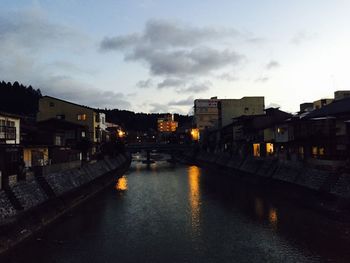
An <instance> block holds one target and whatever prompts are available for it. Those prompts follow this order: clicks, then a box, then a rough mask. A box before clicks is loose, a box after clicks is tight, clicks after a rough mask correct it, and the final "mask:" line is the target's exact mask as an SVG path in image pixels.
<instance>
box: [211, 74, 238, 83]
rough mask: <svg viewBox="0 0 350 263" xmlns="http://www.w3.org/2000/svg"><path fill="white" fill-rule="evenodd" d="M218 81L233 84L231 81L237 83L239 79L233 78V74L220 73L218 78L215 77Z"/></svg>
mask: <svg viewBox="0 0 350 263" xmlns="http://www.w3.org/2000/svg"><path fill="white" fill-rule="evenodd" d="M216 77H217V78H218V79H221V80H225V81H230V82H233V81H238V80H239V79H238V78H237V77H235V76H234V75H233V74H231V73H222V74H220V75H218V76H216Z"/></svg>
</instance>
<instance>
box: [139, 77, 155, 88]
mask: <svg viewBox="0 0 350 263" xmlns="http://www.w3.org/2000/svg"><path fill="white" fill-rule="evenodd" d="M136 87H138V88H140V89H148V88H151V87H153V81H152V79H147V80H140V81H139V82H137V83H136Z"/></svg>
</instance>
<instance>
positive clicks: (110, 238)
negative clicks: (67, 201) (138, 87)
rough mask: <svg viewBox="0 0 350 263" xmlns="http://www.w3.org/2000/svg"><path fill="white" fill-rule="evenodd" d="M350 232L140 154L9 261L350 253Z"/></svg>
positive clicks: (228, 182)
mask: <svg viewBox="0 0 350 263" xmlns="http://www.w3.org/2000/svg"><path fill="white" fill-rule="evenodd" d="M349 233H350V232H349V225H348V224H345V223H341V221H338V220H334V219H329V218H327V217H326V216H324V215H321V214H319V213H317V212H315V211H311V210H310V209H308V208H304V207H303V205H302V204H295V203H294V202H292V201H290V200H284V199H283V198H281V197H279V196H278V195H276V194H274V193H272V192H271V191H267V190H261V187H259V186H257V185H252V184H248V183H244V182H240V181H238V180H236V179H234V178H233V176H227V175H223V174H221V173H220V172H218V171H216V170H209V169H202V168H199V167H197V166H186V165H180V164H175V165H174V164H170V163H167V162H157V163H155V164H152V165H151V166H150V167H149V168H147V166H146V165H144V164H142V163H141V162H136V161H134V162H133V163H132V166H131V168H130V171H129V172H128V173H127V174H125V175H124V176H123V177H122V178H120V179H119V180H118V181H117V182H116V183H115V185H114V186H113V187H110V188H108V189H106V190H105V191H103V192H102V193H100V194H98V195H97V196H96V197H94V198H93V199H92V200H89V201H88V202H86V203H84V204H83V205H82V206H80V207H79V208H77V209H76V210H74V211H73V212H72V213H71V214H69V215H66V216H65V217H64V218H63V219H62V220H60V221H59V222H57V223H56V224H54V225H53V226H51V227H50V228H49V229H47V230H46V231H45V232H44V233H42V234H40V236H38V237H37V238H35V239H33V240H32V241H30V242H28V243H26V244H25V245H24V246H23V247H21V248H19V249H17V250H16V251H14V252H13V253H12V255H11V259H10V260H9V261H8V262H9V263H22V262H23V263H24V262H25V263H28V262H35V263H55V262H57V263H69V262H72V263H73V262H74V263H80V262H81V263H87V262H350V237H349Z"/></svg>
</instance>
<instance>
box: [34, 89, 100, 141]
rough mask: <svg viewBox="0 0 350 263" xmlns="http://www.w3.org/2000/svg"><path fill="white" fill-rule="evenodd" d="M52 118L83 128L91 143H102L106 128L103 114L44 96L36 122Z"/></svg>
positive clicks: (40, 101)
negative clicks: (85, 128) (85, 129)
mask: <svg viewBox="0 0 350 263" xmlns="http://www.w3.org/2000/svg"><path fill="white" fill-rule="evenodd" d="M52 118H56V119H61V120H66V121H68V122H71V123H75V124H78V125H82V126H85V127H87V133H88V134H86V137H87V138H89V139H90V141H91V142H93V143H99V142H102V141H103V134H104V132H106V128H107V126H106V116H105V114H104V113H101V112H98V111H97V110H95V109H92V108H89V107H86V106H81V105H78V104H75V103H72V102H69V101H65V100H61V99H57V98H54V97H50V96H44V97H42V98H41V99H40V100H39V112H38V114H37V121H39V122H40V121H45V120H49V119H52Z"/></svg>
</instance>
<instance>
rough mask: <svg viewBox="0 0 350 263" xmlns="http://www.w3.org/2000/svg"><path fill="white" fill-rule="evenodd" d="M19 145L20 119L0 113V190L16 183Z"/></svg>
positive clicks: (19, 154)
mask: <svg viewBox="0 0 350 263" xmlns="http://www.w3.org/2000/svg"><path fill="white" fill-rule="evenodd" d="M19 144H20V118H19V117H18V116H16V115H13V114H9V113H5V112H0V189H1V188H2V187H3V186H6V185H8V184H12V183H14V182H16V181H17V178H18V173H19V168H20V165H21V158H22V150H21V147H20V146H19ZM23 168H24V167H23Z"/></svg>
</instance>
